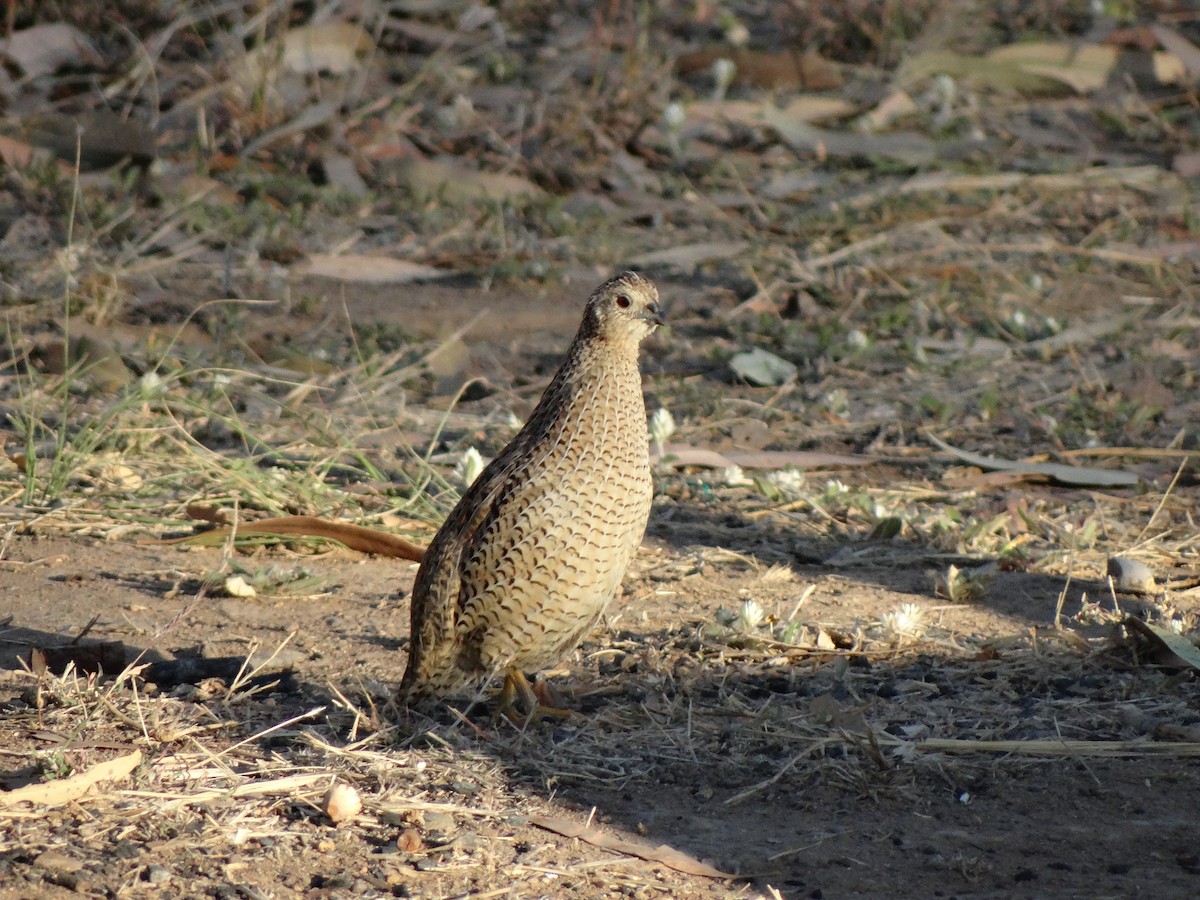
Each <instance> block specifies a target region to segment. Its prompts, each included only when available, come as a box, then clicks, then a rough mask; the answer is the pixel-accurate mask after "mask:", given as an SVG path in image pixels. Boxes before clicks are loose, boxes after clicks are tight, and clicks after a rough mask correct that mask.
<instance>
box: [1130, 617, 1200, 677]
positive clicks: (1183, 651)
mask: <svg viewBox="0 0 1200 900" xmlns="http://www.w3.org/2000/svg"><path fill="white" fill-rule="evenodd" d="M1121 624H1122V625H1124V626H1125V627H1126V628H1129V629H1131V630H1133V631H1136V632H1138V633H1139V634H1141V635H1142V636H1143V637H1146V638H1149V639H1150V640H1151V641H1152V642H1153V643H1154V644H1155V645H1157V646H1158V648H1159V649H1160V650H1162V651H1164V652H1165V654H1166V658H1165V659H1163V660H1162V663H1163V664H1164V665H1169V666H1171V667H1173V668H1190V669H1197V670H1200V648H1198V647H1197V646H1196V645H1195V644H1193V643H1192V642H1191V641H1189V640H1188V639H1187V638H1185V637H1184V636H1183V635H1182V634H1176V633H1175V632H1173V631H1167V629H1165V628H1159V627H1158V626H1157V625H1151V624H1150V623H1149V622H1143V621H1142V620H1141V619H1139V618H1137V617H1136V616H1129V617H1128V618H1126V619H1125V621H1124V622H1122V623H1121Z"/></svg>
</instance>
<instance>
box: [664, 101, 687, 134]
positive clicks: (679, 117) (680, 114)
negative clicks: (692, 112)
mask: <svg viewBox="0 0 1200 900" xmlns="http://www.w3.org/2000/svg"><path fill="white" fill-rule="evenodd" d="M662 120H663V128H665V129H667V131H669V132H673V133H675V134H678V133H679V131H680V130H681V129H682V128H683V124H684V122H686V121H687V112H686V111H685V110H684V108H683V104H682V103H679V102H678V101H672V102H670V103H668V104H667V105H666V108H665V109H663V114H662Z"/></svg>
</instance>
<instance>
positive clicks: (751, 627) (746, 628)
mask: <svg viewBox="0 0 1200 900" xmlns="http://www.w3.org/2000/svg"><path fill="white" fill-rule="evenodd" d="M766 618H767V612H766V610H764V609H763V608H762V604H761V603H759V602H758V601H757V600H743V601H742V608H741V610H740V611H739V612H738V617H737V629H738V631H740V632H742V633H743V634H749V633H750V632H752V631H756V630H757V629H758V626H759V625H761V624H762V623H763V622H764V621H766Z"/></svg>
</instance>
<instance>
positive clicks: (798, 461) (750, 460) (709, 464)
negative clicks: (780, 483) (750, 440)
mask: <svg viewBox="0 0 1200 900" xmlns="http://www.w3.org/2000/svg"><path fill="white" fill-rule="evenodd" d="M650 461H651V462H652V463H654V464H656V465H665V466H670V467H672V468H682V467H684V466H699V467H701V468H707V469H728V468H729V467H731V466H741V467H742V468H743V469H785V468H787V467H788V466H791V467H793V468H796V469H821V468H829V467H831V466H869V465H870V464H871V463H873V462H875V460H874V459H873V458H872V457H869V456H844V455H842V454H838V453H820V452H817V451H815V450H726V451H725V452H718V451H716V450H708V449H706V448H704V447H692V446H689V445H687V444H667V445H666V446H665V447H664V448H663V453H662V456H658V455H657V454H656V453H655V451H653V450H652V451H651V453H650Z"/></svg>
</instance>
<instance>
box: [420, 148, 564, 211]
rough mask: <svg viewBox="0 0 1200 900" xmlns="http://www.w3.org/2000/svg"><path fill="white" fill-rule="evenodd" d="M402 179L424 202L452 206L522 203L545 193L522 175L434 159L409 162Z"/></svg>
mask: <svg viewBox="0 0 1200 900" xmlns="http://www.w3.org/2000/svg"><path fill="white" fill-rule="evenodd" d="M400 178H401V179H402V180H403V182H404V183H405V185H406V186H407V187H408V189H409V190H410V191H411V192H412V193H413V195H414V196H415V197H417V198H418V199H419V200H422V201H426V202H427V201H429V200H434V199H438V198H444V199H446V200H448V201H450V202H451V203H470V202H472V201H477V200H508V201H512V200H520V199H527V198H534V197H540V196H542V195H543V194H544V193H545V191H543V190H542V189H541V188H540V187H538V186H537V185H536V184H534V183H533V182H532V181H529V180H528V179H526V178H522V177H521V176H520V175H512V174H505V173H502V172H483V171H480V170H478V169H468V168H466V167H464V166H458V165H452V164H450V163H444V162H438V161H437V160H432V159H422V158H416V159H407V160H405V161H404V162H403V163H402V164H401V166H400Z"/></svg>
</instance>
